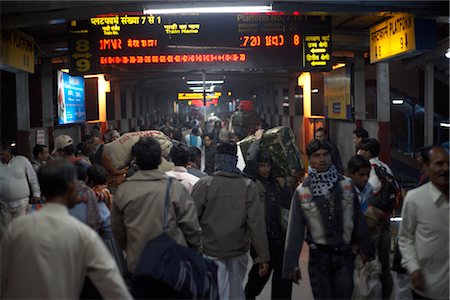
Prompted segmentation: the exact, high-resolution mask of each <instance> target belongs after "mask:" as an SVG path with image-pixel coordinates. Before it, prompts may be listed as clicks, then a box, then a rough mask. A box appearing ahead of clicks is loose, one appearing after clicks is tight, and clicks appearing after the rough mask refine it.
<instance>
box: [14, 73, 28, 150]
mask: <svg viewBox="0 0 450 300" xmlns="http://www.w3.org/2000/svg"><path fill="white" fill-rule="evenodd" d="M16 107H17V152H18V153H19V154H21V155H25V156H28V157H31V145H30V95H29V83H28V73H17V74H16Z"/></svg>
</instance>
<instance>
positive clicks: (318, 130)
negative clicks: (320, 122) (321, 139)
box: [315, 127, 328, 135]
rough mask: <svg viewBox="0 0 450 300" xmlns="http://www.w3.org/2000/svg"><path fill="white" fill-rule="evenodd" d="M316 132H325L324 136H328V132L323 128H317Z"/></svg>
mask: <svg viewBox="0 0 450 300" xmlns="http://www.w3.org/2000/svg"><path fill="white" fill-rule="evenodd" d="M315 132H323V134H325V135H327V134H328V131H327V130H326V129H325V128H323V127H320V128H317V129H316V131H315Z"/></svg>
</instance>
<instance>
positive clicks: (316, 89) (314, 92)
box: [311, 88, 319, 94]
mask: <svg viewBox="0 0 450 300" xmlns="http://www.w3.org/2000/svg"><path fill="white" fill-rule="evenodd" d="M318 92H319V89H318V88H315V89H312V90H311V93H312V94H317V93H318Z"/></svg>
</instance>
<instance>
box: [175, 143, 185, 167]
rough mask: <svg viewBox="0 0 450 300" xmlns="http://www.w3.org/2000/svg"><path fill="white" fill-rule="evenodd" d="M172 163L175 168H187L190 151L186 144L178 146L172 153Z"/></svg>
mask: <svg viewBox="0 0 450 300" xmlns="http://www.w3.org/2000/svg"><path fill="white" fill-rule="evenodd" d="M171 157H172V162H173V163H174V164H175V166H182V167H184V166H186V165H187V163H188V162H189V158H190V156H189V149H188V147H187V146H186V145H184V144H178V145H176V146H175V147H173V148H172V151H171Z"/></svg>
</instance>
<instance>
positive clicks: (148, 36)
mask: <svg viewBox="0 0 450 300" xmlns="http://www.w3.org/2000/svg"><path fill="white" fill-rule="evenodd" d="M330 30H331V18H330V17H320V16H300V15H285V14H215V15H207V14H206V15H205V14H203V15H162V16H149V15H132V16H130V15H125V16H119V15H113V16H105V17H95V18H90V19H89V20H84V21H72V22H70V23H68V33H69V34H68V38H69V40H68V44H69V53H70V54H69V55H70V63H71V65H70V72H71V73H73V74H83V75H84V74H96V73H114V72H136V71H139V70H142V71H153V70H155V71H161V70H171V71H177V70H186V69H189V70H192V69H194V70H195V69H199V70H200V69H201V70H219V71H222V70H227V71H233V70H242V69H252V70H254V69H256V70H258V69H259V70H268V69H273V70H280V69H282V70H296V71H298V70H301V69H309V68H310V67H311V66H313V65H308V66H304V64H302V55H303V49H302V48H303V44H302V41H303V36H305V35H310V36H313V35H321V36H322V35H323V36H327V35H328V36H329V34H330ZM327 51H331V49H330V47H328V48H327ZM314 67H315V68H313V69H317V68H319V69H320V68H322V69H321V70H327V68H329V66H328V64H326V65H316V66H314Z"/></svg>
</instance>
